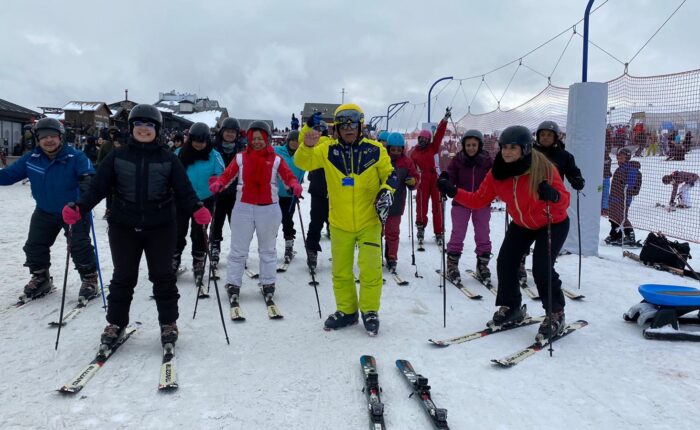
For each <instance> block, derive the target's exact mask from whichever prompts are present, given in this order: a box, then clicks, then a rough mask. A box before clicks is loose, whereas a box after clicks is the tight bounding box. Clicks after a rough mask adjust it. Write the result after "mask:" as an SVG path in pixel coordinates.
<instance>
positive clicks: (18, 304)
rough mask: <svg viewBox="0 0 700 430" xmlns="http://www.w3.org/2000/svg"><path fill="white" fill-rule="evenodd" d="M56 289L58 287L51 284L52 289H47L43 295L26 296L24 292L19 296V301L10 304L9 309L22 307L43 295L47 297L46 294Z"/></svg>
mask: <svg viewBox="0 0 700 430" xmlns="http://www.w3.org/2000/svg"><path fill="white" fill-rule="evenodd" d="M52 282H53V278H52ZM55 291H56V287H54V286H51V289H50V290H49V291H47V292H46V293H45V294H42V295H40V296H36V297H27V296H25V295H24V294H22V295H21V296H19V298H18V299H17V302H16V303H15V304H13V305H12V306H10V307H9V309H13V308H15V309H16V308H21V307H22V306H24V305H26V304H27V303H30V302H33V301H35V300H37V299H40V298H42V297H46V296H48V295H49V294H51V293H54V292H55Z"/></svg>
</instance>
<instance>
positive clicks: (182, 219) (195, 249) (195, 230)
mask: <svg viewBox="0 0 700 430" xmlns="http://www.w3.org/2000/svg"><path fill="white" fill-rule="evenodd" d="M203 203H204V206H205V207H206V208H207V209H209V211H211V210H212V209H213V207H214V197H209V198H208V199H205V200H203ZM217 206H218V202H217ZM190 227H191V228H190ZM187 230H190V239H191V240H192V257H198V258H202V257H204V255H205V254H206V253H207V248H206V245H205V243H204V239H205V236H204V235H205V234H207V232H206V231H205V226H202V225H199V224H197V223H196V222H194V218H193V217H192V212H191V211H190V210H185V209H180V208H178V209H177V243H176V246H175V254H176V255H181V254H182V251H183V250H184V249H185V246H186V245H187V239H186V237H187Z"/></svg>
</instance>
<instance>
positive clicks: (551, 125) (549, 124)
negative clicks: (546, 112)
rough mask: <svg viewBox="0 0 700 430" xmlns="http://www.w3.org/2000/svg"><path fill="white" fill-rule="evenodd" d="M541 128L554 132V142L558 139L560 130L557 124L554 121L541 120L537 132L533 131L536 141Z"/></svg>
mask: <svg viewBox="0 0 700 430" xmlns="http://www.w3.org/2000/svg"><path fill="white" fill-rule="evenodd" d="M542 130H549V131H553V132H554V136H555V138H554V142H555V143H556V142H557V141H558V140H559V135H560V134H561V132H560V131H559V125H558V124H557V123H556V122H554V121H543V122H542V123H541V124H540V126H539V127H537V133H535V137H536V138H537V142H539V141H540V131H542Z"/></svg>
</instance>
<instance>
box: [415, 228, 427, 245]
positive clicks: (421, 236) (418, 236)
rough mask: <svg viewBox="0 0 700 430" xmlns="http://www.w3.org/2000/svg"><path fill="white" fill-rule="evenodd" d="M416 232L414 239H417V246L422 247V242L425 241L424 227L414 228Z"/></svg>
mask: <svg viewBox="0 0 700 430" xmlns="http://www.w3.org/2000/svg"><path fill="white" fill-rule="evenodd" d="M416 230H417V231H416V239H418V246H423V242H424V241H425V226H423V225H418V226H416Z"/></svg>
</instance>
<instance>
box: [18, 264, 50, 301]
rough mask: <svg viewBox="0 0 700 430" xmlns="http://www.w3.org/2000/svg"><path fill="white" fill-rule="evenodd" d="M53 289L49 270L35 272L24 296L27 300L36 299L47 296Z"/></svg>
mask: <svg viewBox="0 0 700 430" xmlns="http://www.w3.org/2000/svg"><path fill="white" fill-rule="evenodd" d="M52 287H53V284H52V283H51V275H50V274H49V269H38V270H33V271H32V278H31V279H30V280H29V282H28V283H27V285H25V286H24V295H25V296H26V297H27V298H31V299H36V298H39V297H41V296H43V295H45V294H47V293H48V292H49V291H51V288H52Z"/></svg>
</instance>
